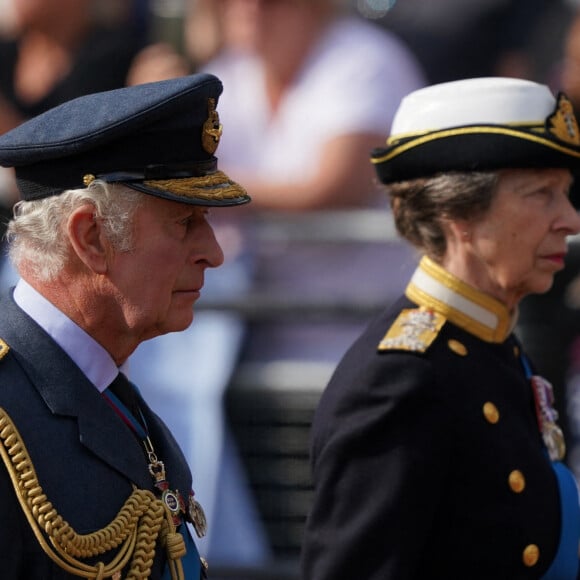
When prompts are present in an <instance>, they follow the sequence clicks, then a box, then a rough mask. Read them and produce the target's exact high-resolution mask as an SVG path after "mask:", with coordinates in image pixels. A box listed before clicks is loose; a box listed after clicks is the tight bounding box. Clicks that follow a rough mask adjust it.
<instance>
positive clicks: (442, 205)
mask: <svg viewBox="0 0 580 580" xmlns="http://www.w3.org/2000/svg"><path fill="white" fill-rule="evenodd" d="M372 162H373V163H374V164H375V167H376V169H377V173H378V176H379V179H380V180H381V181H382V182H383V183H385V184H387V190H388V193H389V196H390V200H391V207H392V211H393V216H394V220H395V224H396V227H397V229H398V231H399V233H400V234H401V236H402V237H403V238H405V239H406V240H407V241H409V242H410V243H411V244H412V245H413V246H415V247H416V248H417V249H418V250H419V252H420V254H421V259H420V263H419V265H418V267H417V269H416V271H415V273H414V275H413V276H412V278H411V280H410V281H409V283H408V286H407V288H406V291H405V295H404V296H403V297H401V298H400V300H398V301H397V302H396V303H395V304H394V305H392V306H391V307H389V308H388V309H387V310H386V311H385V312H383V313H382V314H381V315H380V316H379V317H378V318H377V319H376V320H374V321H373V322H372V323H371V324H370V325H369V327H368V328H367V330H366V331H365V332H364V333H363V335H362V336H361V337H360V338H359V339H358V340H357V341H356V342H355V344H354V345H353V346H352V347H351V348H350V350H349V351H348V352H347V354H346V355H345V357H344V358H343V360H342V361H341V363H340V364H339V366H338V368H337V370H336V372H335V374H334V376H333V378H332V379H331V381H330V383H329V385H328V387H327V389H326V390H325V392H324V394H323V396H322V399H321V401H320V404H319V407H318V409H317V412H316V416H315V419H314V423H313V428H312V438H313V439H312V463H313V474H314V485H315V497H314V503H313V506H312V509H311V513H310V516H309V520H308V524H307V529H306V533H305V538H304V548H303V556H302V568H303V578H304V580H331V579H332V580H340V579H343V578H344V579H352V578H357V579H359V580H371V579H372V580H391V579H392V580H407V579H421V580H423V579H426V578H446V579H448V580H449V579H459V578H460V579H462V580H464V579H469V580H477V579H486V580H489V579H491V578H493V579H496V580H498V579H505V580H516V579H520V578H522V579H523V578H534V579H538V578H544V579H551V580H554V579H561V580H570V579H573V578H576V577H577V574H578V540H579V537H580V512H579V508H578V493H577V489H576V485H575V482H574V480H573V478H572V476H571V474H570V472H569V471H568V469H567V468H566V467H565V466H564V465H563V463H562V459H563V458H564V453H565V446H564V440H563V436H562V431H561V430H560V428H559V427H558V424H557V413H556V411H555V410H554V408H553V393H552V389H551V385H550V383H549V382H548V381H547V380H545V379H544V378H542V377H540V376H538V375H537V374H536V371H535V369H534V365H533V363H532V362H531V361H530V360H529V359H528V358H527V357H526V354H525V351H524V349H523V348H522V346H521V345H520V343H519V342H518V339H517V338H516V336H515V335H514V333H513V329H514V326H515V324H516V320H517V313H518V304H519V303H520V301H521V300H522V298H523V297H524V296H526V295H527V294H530V293H543V292H546V291H547V290H548V289H549V288H550V286H551V285H552V282H553V277H554V275H555V274H556V273H557V272H558V271H559V270H561V269H562V268H563V267H564V258H565V255H566V239H567V237H568V236H570V235H573V234H576V233H577V232H578V231H579V230H580V217H579V216H578V214H577V213H576V210H575V209H574V207H573V206H572V204H571V202H570V198H569V190H570V187H571V185H572V172H573V171H574V170H577V169H578V168H579V167H580V136H579V133H578V126H577V123H576V120H575V118H574V115H573V113H572V109H571V106H570V103H569V101H568V100H567V99H566V97H565V96H564V95H562V94H560V95H558V98H557V99H556V98H554V96H553V95H552V93H551V92H550V91H549V89H548V88H547V87H545V86H543V85H538V84H536V83H532V82H530V81H524V80H516V79H502V78H483V79H470V80H464V81H456V82H452V83H444V84H441V85H434V86H431V87H427V88H425V89H421V90H419V91H416V92H414V93H411V94H410V95H408V96H407V97H406V98H405V99H403V101H402V103H401V105H400V107H399V110H398V112H397V115H396V117H395V120H394V124H393V128H392V133H391V136H390V138H389V139H388V141H387V144H386V147H383V148H380V149H376V150H374V151H373V152H372Z"/></svg>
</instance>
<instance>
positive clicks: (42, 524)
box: [0, 408, 186, 580]
mask: <svg viewBox="0 0 580 580" xmlns="http://www.w3.org/2000/svg"><path fill="white" fill-rule="evenodd" d="M0 456H1V457H2V460H3V461H4V464H5V465H6V468H7V469H8V473H9V475H10V479H11V480H12V485H13V486H14V491H15V492H16V495H17V497H18V501H19V502H20V506H21V507H22V510H23V511H24V514H25V516H26V519H27V520H28V523H29V524H30V527H31V528H32V531H33V532H34V535H35V536H36V539H37V540H38V542H39V544H40V546H41V547H42V549H43V550H44V552H45V553H46V554H47V556H48V557H49V558H50V559H51V560H52V561H53V562H55V563H56V564H57V565H58V566H59V567H60V568H62V569H63V570H65V571H66V572H68V573H69V574H74V575H75V576H80V577H82V578H94V579H97V580H101V579H104V578H112V577H113V578H120V577H121V571H122V570H123V568H125V566H126V565H127V564H128V562H129V559H131V557H132V559H131V565H130V569H129V572H128V574H127V576H126V578H127V579H135V580H136V579H142V578H148V577H149V575H150V573H151V565H152V564H153V559H154V556H155V544H156V542H157V541H158V540H159V541H160V544H161V545H162V546H164V547H165V549H166V551H167V556H168V563H169V568H170V572H171V578H172V580H183V578H184V575H183V567H182V563H181V558H182V557H183V556H184V555H185V552H186V550H185V543H184V541H183V537H182V535H181V534H180V533H179V532H177V531H176V529H175V525H174V524H173V521H172V519H171V514H170V513H169V512H168V510H167V508H166V507H165V505H164V504H163V502H162V501H161V500H159V499H157V498H156V497H155V496H154V495H153V493H152V492H150V491H148V490H144V489H137V488H135V487H134V489H133V492H132V493H131V495H130V496H129V497H128V499H127V500H126V501H125V503H124V504H123V507H122V508H121V510H120V511H119V513H118V514H117V516H116V517H115V519H114V520H113V521H112V522H111V523H110V524H109V525H107V526H106V527H104V528H103V529H101V530H97V531H96V532H93V533H91V534H85V535H81V534H77V533H76V532H75V531H74V530H73V529H72V528H71V526H70V525H69V524H68V523H67V522H66V521H65V520H63V518H62V517H61V516H60V515H59V514H58V513H57V512H56V510H55V509H54V507H53V506H52V504H51V503H50V501H48V499H47V497H46V495H44V493H43V490H42V487H41V486H40V484H39V482H38V478H37V476H36V473H35V471H34V467H33V465H32V461H31V459H30V456H29V454H28V451H27V450H26V447H25V445H24V442H23V440H22V437H21V436H20V434H19V433H18V430H17V429H16V426H15V425H14V423H13V422H12V420H11V419H10V417H9V416H8V414H7V413H6V412H5V411H4V409H2V408H0ZM45 536H46V537H45ZM47 538H48V540H49V541H50V543H49V541H47ZM116 548H119V552H118V554H117V555H116V556H115V558H114V559H113V560H112V561H111V562H109V563H108V564H105V563H103V562H98V563H97V564H95V565H88V564H85V563H84V562H82V561H81V560H80V558H83V559H84V558H94V557H95V556H98V555H101V554H104V553H106V552H108V551H110V550H113V549H116Z"/></svg>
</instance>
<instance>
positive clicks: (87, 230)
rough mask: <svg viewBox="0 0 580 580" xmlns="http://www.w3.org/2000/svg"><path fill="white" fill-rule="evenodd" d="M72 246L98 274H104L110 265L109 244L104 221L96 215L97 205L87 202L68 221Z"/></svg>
mask: <svg viewBox="0 0 580 580" xmlns="http://www.w3.org/2000/svg"><path fill="white" fill-rule="evenodd" d="M67 233H68V236H69V239H70V243H71V246H72V248H73V250H74V252H75V253H76V255H77V256H78V258H79V260H80V261H81V262H83V263H84V264H85V266H86V267H87V268H89V269H90V270H92V271H93V272H95V273H97V274H104V273H105V272H106V271H107V266H108V260H107V255H108V244H107V240H106V238H105V236H104V233H103V228H102V223H101V221H100V220H99V219H98V218H97V217H96V216H95V207H94V206H93V205H91V204H85V205H83V206H80V207H78V208H77V209H75V210H74V211H73V212H72V213H71V215H70V216H69V219H68V222H67Z"/></svg>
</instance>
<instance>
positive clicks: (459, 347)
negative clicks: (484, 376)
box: [447, 338, 467, 356]
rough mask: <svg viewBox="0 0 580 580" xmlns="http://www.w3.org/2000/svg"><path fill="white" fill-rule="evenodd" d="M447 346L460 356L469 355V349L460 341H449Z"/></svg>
mask: <svg viewBox="0 0 580 580" xmlns="http://www.w3.org/2000/svg"><path fill="white" fill-rule="evenodd" d="M447 346H448V347H449V348H450V349H451V350H452V351H453V352H454V353H455V354H458V355H459V356H465V355H466V354H467V348H466V347H465V345H464V344H461V343H460V342H459V341H458V340H454V339H453V338H452V339H451V340H449V341H447Z"/></svg>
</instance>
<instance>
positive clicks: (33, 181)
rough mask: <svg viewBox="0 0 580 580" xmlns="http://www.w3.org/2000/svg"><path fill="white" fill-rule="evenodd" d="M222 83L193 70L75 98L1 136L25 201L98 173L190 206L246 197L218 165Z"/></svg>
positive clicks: (4, 159)
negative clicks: (190, 73)
mask: <svg viewBox="0 0 580 580" xmlns="http://www.w3.org/2000/svg"><path fill="white" fill-rule="evenodd" d="M221 92H222V84H221V82H220V80H219V79H217V78H216V77H214V76H212V75H209V74H197V75H190V76H185V77H180V78H176V79H171V80H167V81H161V82H155V83H147V84H143V85H136V86H133V87H126V88H121V89H116V90H112V91H105V92H101V93H95V94H92V95H86V96H83V97H79V98H77V99H74V100H72V101H69V102H67V103H63V104H62V105H59V106H58V107H55V108H54V109H50V110H49V111H47V112H45V113H43V114H41V115H38V116H37V117H34V118H33V119H31V120H29V121H27V122H25V123H23V124H22V125H20V126H18V127H17V128H15V129H13V130H12V131H9V132H7V133H5V134H4V135H1V136H0V165H3V166H5V167H14V168H15V171H16V179H17V183H18V188H19V190H20V194H21V197H22V199H24V200H34V199H41V198H44V197H49V196H52V195H58V194H59V193H61V192H62V191H64V190H67V189H77V188H82V187H85V186H88V185H89V184H90V183H91V182H92V181H93V180H95V179H102V180H104V181H106V182H109V183H122V184H124V185H126V186H128V187H131V188H133V189H136V190H139V191H142V192H144V193H148V194H150V195H155V196H158V197H163V198H165V199H170V200H175V201H180V202H183V203H189V204H192V205H208V206H226V205H238V204H242V203H246V202H248V201H250V198H249V196H248V195H247V193H246V192H245V190H244V189H243V188H242V187H241V186H240V185H238V184H237V183H235V182H233V181H232V180H230V179H229V178H228V177H227V176H226V175H225V174H224V173H223V172H222V171H219V170H218V167H217V159H216V157H215V156H214V153H215V151H216V149H217V146H218V144H219V140H220V137H221V133H222V126H221V124H220V122H219V116H218V113H217V110H216V106H217V102H218V98H219V95H220V94H221Z"/></svg>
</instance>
